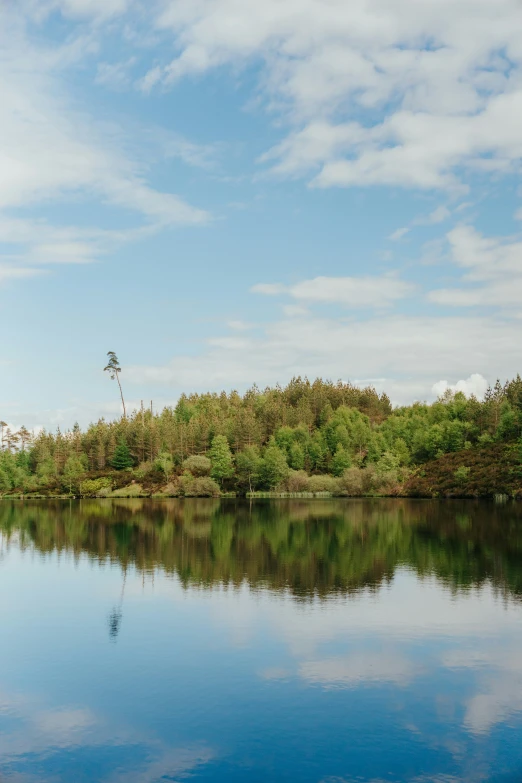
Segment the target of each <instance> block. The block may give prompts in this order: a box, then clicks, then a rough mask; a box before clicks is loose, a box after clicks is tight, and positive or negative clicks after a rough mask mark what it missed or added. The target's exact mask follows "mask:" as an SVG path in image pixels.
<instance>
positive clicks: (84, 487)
mask: <svg viewBox="0 0 522 783" xmlns="http://www.w3.org/2000/svg"><path fill="white" fill-rule="evenodd" d="M111 487H112V481H111V479H110V478H107V476H102V477H101V478H97V479H85V480H84V481H82V482H81V484H80V494H81V495H83V496H84V497H87V498H95V497H100V492H101V491H102V490H110V489H111Z"/></svg>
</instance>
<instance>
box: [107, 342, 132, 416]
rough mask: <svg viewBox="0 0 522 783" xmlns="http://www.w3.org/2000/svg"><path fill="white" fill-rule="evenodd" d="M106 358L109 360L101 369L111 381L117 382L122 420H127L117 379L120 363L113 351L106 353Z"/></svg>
mask: <svg viewBox="0 0 522 783" xmlns="http://www.w3.org/2000/svg"><path fill="white" fill-rule="evenodd" d="M107 356H108V357H109V360H108V362H107V365H106V367H104V368H103V372H108V373H109V375H110V377H111V381H114V380H116V381H118V386H119V388H120V396H121V404H122V405H123V418H124V419H125V418H127V412H126V410H125V400H124V399H123V391H122V388H121V383H120V378H119V374H120V372H121V367H120V363H119V361H118V357H117V356H116V354H115V353H114V351H108V352H107Z"/></svg>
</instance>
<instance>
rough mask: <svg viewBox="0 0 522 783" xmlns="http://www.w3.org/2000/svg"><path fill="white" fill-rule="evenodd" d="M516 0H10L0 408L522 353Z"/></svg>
mask: <svg viewBox="0 0 522 783" xmlns="http://www.w3.org/2000/svg"><path fill="white" fill-rule="evenodd" d="M520 29H522V8H521V6H520V3H519V2H518V0H496V2H495V3H492V2H491V0H465V1H463V2H460V3H454V2H450V0H351V2H350V3H347V2H345V0H330V2H329V3H326V4H325V3H324V0H265V2H263V3H258V2H254V0H149V1H148V2H145V1H144V0H20V1H19V2H17V3H5V4H3V5H2V9H1V10H0V74H1V78H0V93H1V95H0V98H1V100H0V254H1V258H0V296H1V300H0V301H1V306H0V326H1V330H2V331H1V334H2V335H3V338H4V339H2V341H1V344H0V372H1V379H2V383H1V387H0V388H1V392H0V405H1V411H0V417H1V418H3V419H4V420H6V421H8V422H9V423H10V424H13V425H15V426H16V425H20V424H22V423H25V424H26V425H27V426H30V427H35V426H46V427H51V428H55V427H56V426H57V425H60V426H61V427H62V428H63V427H68V426H70V425H72V423H73V422H74V421H75V420H78V421H80V422H81V423H82V424H85V423H87V422H88V421H90V420H92V419H96V418H97V417H98V416H100V415H105V416H107V417H112V416H115V415H118V413H119V407H118V397H117V393H116V392H117V390H116V388H114V384H111V382H110V380H109V378H108V377H107V375H104V374H103V372H102V368H103V366H104V360H105V354H106V352H107V351H108V350H114V351H116V352H117V354H118V356H119V358H120V361H121V363H122V366H123V372H122V383H123V384H124V390H125V393H126V396H127V398H128V400H129V402H130V407H132V406H133V405H135V404H139V401H140V400H141V399H144V400H146V401H150V400H151V399H152V400H153V401H154V405H155V406H156V407H157V408H160V407H161V406H163V405H165V404H172V403H173V402H175V400H176V399H177V397H178V396H179V394H180V392H181V391H186V392H190V391H200V390H208V389H210V390H220V389H222V388H225V389H232V388H237V389H240V390H244V389H246V388H247V387H248V386H250V385H251V384H253V383H254V382H256V383H257V384H258V385H259V386H264V385H266V384H274V383H277V382H280V383H285V382H286V381H288V380H289V379H290V378H291V377H292V376H293V375H295V374H302V375H308V376H309V377H315V376H317V375H320V376H323V377H328V378H332V379H334V380H336V379H337V378H342V379H343V380H351V381H353V382H357V383H361V384H367V383H372V384H374V385H375V386H376V388H378V389H379V390H387V391H388V393H389V394H390V396H391V398H392V400H393V402H394V403H396V404H400V403H405V402H411V401H412V400H414V399H433V398H434V397H435V396H436V395H437V393H438V392H440V391H441V390H443V389H444V388H445V387H446V385H447V384H448V385H450V386H456V385H458V388H462V389H463V390H464V391H466V392H468V393H469V392H475V393H477V394H481V393H483V390H484V388H485V384H486V382H488V381H489V382H494V380H495V379H496V377H497V376H500V377H501V378H503V379H504V378H506V377H511V376H513V375H514V374H516V372H517V371H518V370H519V369H520V361H519V348H518V343H519V324H520V315H521V312H522V311H521V308H520V304H519V303H520V298H521V294H522V232H521V225H520V218H521V217H522V204H521V191H520V182H519V174H520V162H521V158H522V141H521V139H522V78H521V77H522V69H521V65H522V39H521V37H520V32H519V31H520Z"/></svg>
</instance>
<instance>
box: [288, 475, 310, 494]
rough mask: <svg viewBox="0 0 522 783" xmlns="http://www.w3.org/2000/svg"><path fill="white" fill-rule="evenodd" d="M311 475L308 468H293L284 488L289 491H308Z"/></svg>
mask: <svg viewBox="0 0 522 783" xmlns="http://www.w3.org/2000/svg"><path fill="white" fill-rule="evenodd" d="M309 480H310V477H309V476H308V473H307V472H306V470H291V471H290V473H289V474H288V478H287V479H286V481H285V482H284V485H283V489H284V490H286V491H287V492H307V491H308V484H309Z"/></svg>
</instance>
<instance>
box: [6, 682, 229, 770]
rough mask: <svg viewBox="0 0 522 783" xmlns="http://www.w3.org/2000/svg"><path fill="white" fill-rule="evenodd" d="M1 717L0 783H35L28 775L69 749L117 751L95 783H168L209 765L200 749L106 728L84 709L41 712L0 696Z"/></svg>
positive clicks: (207, 755)
mask: <svg viewBox="0 0 522 783" xmlns="http://www.w3.org/2000/svg"><path fill="white" fill-rule="evenodd" d="M0 715H3V716H5V717H6V718H7V724H6V726H5V727H4V726H3V727H2V729H3V730H2V732H1V733H0V781H2V780H4V779H5V780H8V781H9V783H33V780H34V782H35V783H36V780H37V779H36V777H34V778H33V776H32V774H31V770H32V769H35V768H36V767H39V768H42V769H43V770H45V765H46V763H47V762H48V761H49V760H52V761H51V763H52V765H53V766H56V765H58V766H59V763H60V762H59V757H60V755H61V754H64V753H68V752H69V751H70V749H71V748H73V747H74V748H82V750H83V751H85V752H87V753H89V752H91V753H92V754H93V756H104V755H107V754H103V753H102V752H101V749H102V748H104V749H107V748H111V747H112V748H115V747H117V748H118V752H117V761H115V763H116V764H117V769H111V768H110V767H107V768H106V769H104V770H102V772H101V775H102V777H101V778H100V780H104V781H107V783H150V781H156V780H163V779H168V780H172V779H174V776H175V777H176V779H178V777H180V776H185V775H187V774H188V773H190V772H191V771H193V770H194V769H195V768H196V767H198V766H200V765H201V764H205V763H208V762H209V761H210V759H211V758H213V755H214V754H213V753H212V751H211V750H210V749H208V748H206V747H205V746H204V745H202V744H193V745H192V746H190V747H186V746H185V747H183V748H170V747H167V746H165V745H164V744H163V743H161V742H159V741H157V740H155V739H153V738H152V739H151V738H149V737H143V736H141V735H140V734H138V733H135V732H133V731H132V730H130V731H129V730H124V731H122V730H119V729H118V727H114V726H107V725H106V724H105V723H104V721H103V720H101V719H99V718H97V717H96V716H95V715H94V714H93V713H92V712H91V711H90V710H88V709H81V708H74V709H67V708H65V707H63V708H57V709H42V708H41V707H40V706H39V705H37V704H34V702H31V701H30V700H29V699H27V698H24V697H21V696H19V695H14V696H12V697H11V696H8V695H5V694H0ZM11 721H12V722H13V723H12V728H11V726H10V724H11ZM127 751H128V753H129V756H128V764H126V762H127V759H126V755H127ZM137 754H138V755H137ZM57 757H58V761H57V760H56V759H57ZM109 757H110V754H109ZM141 760H142V761H141ZM140 761H141V763H140ZM109 763H110V762H109ZM5 775H7V778H5ZM38 780H39V781H41V780H42V777H41V776H40V777H38Z"/></svg>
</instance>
